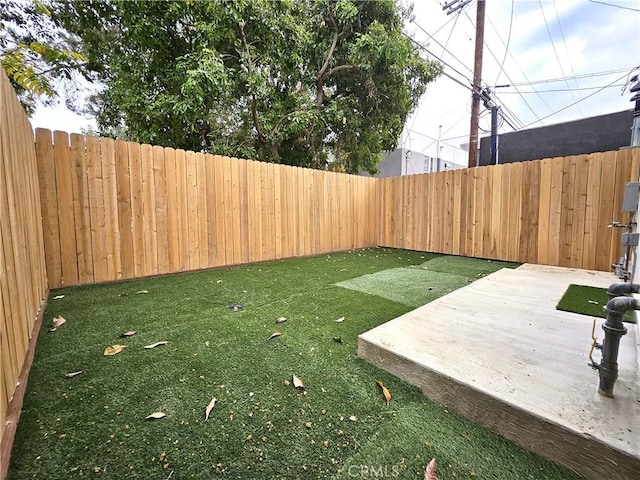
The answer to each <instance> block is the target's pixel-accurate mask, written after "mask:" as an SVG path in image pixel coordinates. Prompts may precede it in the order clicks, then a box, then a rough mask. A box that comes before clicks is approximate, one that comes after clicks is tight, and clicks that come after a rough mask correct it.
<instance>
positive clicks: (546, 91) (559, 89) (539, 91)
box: [500, 83, 625, 95]
mask: <svg viewBox="0 0 640 480" xmlns="http://www.w3.org/2000/svg"><path fill="white" fill-rule="evenodd" d="M624 85H625V83H616V84H614V85H605V86H601V87H579V88H571V89H566V88H557V89H550V90H536V91H533V90H532V91H530V92H527V91H522V90H520V93H522V94H529V93H552V92H567V91H569V90H571V91H572V92H579V91H584V90H601V89H603V88H612V87H623V86H624ZM500 93H502V94H505V95H514V94H516V93H518V92H504V91H502V92H500Z"/></svg>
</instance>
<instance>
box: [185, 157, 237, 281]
mask: <svg viewBox="0 0 640 480" xmlns="http://www.w3.org/2000/svg"><path fill="white" fill-rule="evenodd" d="M227 160H228V159H227ZM185 166H186V180H187V218H188V220H187V225H188V231H189V235H188V238H189V270H196V269H197V268H198V266H199V264H200V251H199V249H198V241H199V238H200V237H199V230H198V220H199V219H198V167H197V163H196V154H195V152H190V151H188V152H186V160H185Z"/></svg>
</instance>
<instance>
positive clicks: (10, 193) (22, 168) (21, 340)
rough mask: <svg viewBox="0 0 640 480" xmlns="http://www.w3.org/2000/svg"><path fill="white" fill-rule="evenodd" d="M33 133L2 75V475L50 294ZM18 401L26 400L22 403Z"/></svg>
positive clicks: (0, 292)
mask: <svg viewBox="0 0 640 480" xmlns="http://www.w3.org/2000/svg"><path fill="white" fill-rule="evenodd" d="M47 293H48V290H47V276H46V270H45V261H44V244H43V236H42V226H41V223H40V196H39V189H38V175H37V167H36V155H35V149H34V141H33V131H32V129H31V125H30V124H29V120H28V119H27V116H26V115H25V113H24V111H23V110H22V107H21V105H20V103H19V102H18V100H17V99H16V95H15V93H14V91H13V89H12V88H11V85H10V84H9V81H8V79H7V78H6V76H5V75H4V73H2V74H0V304H1V308H0V445H1V447H2V448H1V455H0V465H1V468H0V476H2V474H3V472H4V471H5V469H6V466H7V465H6V462H7V460H8V454H9V451H8V450H9V449H10V447H11V444H12V443H13V435H14V433H15V427H16V423H17V417H18V415H19V407H18V409H17V410H16V409H11V408H10V406H9V404H10V401H11V399H12V398H13V397H14V395H21V394H23V393H24V387H23V389H22V390H20V389H18V391H16V385H17V384H18V382H19V381H20V382H21V383H23V384H24V383H26V382H25V380H26V373H27V372H28V366H27V367H25V363H28V357H29V355H30V354H32V351H31V353H30V351H29V348H30V339H31V338H32V336H33V335H35V332H34V330H35V328H36V327H37V323H38V322H37V319H38V318H39V315H40V314H41V311H42V308H43V306H44V302H45V299H46V296H47ZM18 403H19V404H20V405H21V404H22V402H21V401H20V402H18Z"/></svg>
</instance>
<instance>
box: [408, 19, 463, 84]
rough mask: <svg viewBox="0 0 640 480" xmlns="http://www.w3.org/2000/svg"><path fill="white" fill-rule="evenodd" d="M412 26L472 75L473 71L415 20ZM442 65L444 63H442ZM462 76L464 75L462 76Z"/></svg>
mask: <svg viewBox="0 0 640 480" xmlns="http://www.w3.org/2000/svg"><path fill="white" fill-rule="evenodd" d="M413 24H414V25H415V26H416V27H418V28H419V29H420V30H422V31H423V32H424V33H425V34H426V35H427V36H428V37H429V38H431V39H432V40H433V41H434V42H436V43H437V44H438V45H439V46H440V47H442V48H443V50H444V51H445V52H447V53H448V54H449V55H451V56H452V57H453V59H454V60H456V61H457V62H458V63H459V64H460V65H462V66H464V68H466V69H467V70H469V73H471V75H473V71H472V70H471V69H470V68H469V67H467V64H466V63H464V62H463V61H462V60H460V59H459V58H458V57H456V56H455V55H454V54H453V53H451V52H450V51H449V50H447V49H446V47H445V46H444V45H442V44H441V43H440V42H439V41H438V40H437V39H436V38H435V37H434V36H433V35H431V34H430V33H429V32H427V31H426V30H425V29H424V28H422V26H421V25H420V24H418V23H417V22H416V21H415V20H414V21H413ZM443 63H444V62H443ZM449 68H452V69H453V67H451V66H449ZM457 73H459V74H460V75H462V74H461V73H460V72H457ZM462 76H464V75H462Z"/></svg>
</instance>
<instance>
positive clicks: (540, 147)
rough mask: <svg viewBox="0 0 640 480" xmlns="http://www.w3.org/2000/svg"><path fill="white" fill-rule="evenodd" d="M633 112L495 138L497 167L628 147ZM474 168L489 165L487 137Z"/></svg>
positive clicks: (505, 134) (489, 151)
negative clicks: (496, 139) (496, 142)
mask: <svg viewBox="0 0 640 480" xmlns="http://www.w3.org/2000/svg"><path fill="white" fill-rule="evenodd" d="M632 123H633V110H625V111H623V112H617V113H610V114H607V115H598V116H596V117H589V118H583V119H580V120H574V121H572V122H564V123H558V124H555V125H547V126H544V127H538V128H531V129H528V130H521V131H518V132H509V133H503V134H500V135H498V163H512V162H524V161H527V160H539V159H542V158H553V157H567V156H570V155H581V154H585V153H594V152H607V151H611V150H618V149H620V148H622V147H628V146H629V145H630V144H631V126H632ZM478 158H479V161H478V166H482V165H490V164H491V137H482V138H481V139H480V154H479V157H478Z"/></svg>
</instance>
